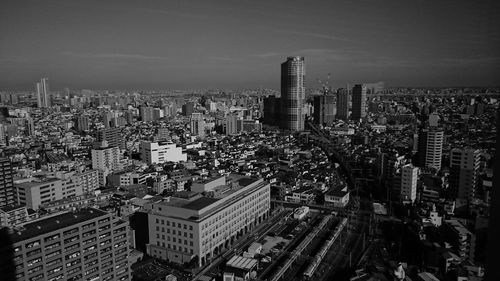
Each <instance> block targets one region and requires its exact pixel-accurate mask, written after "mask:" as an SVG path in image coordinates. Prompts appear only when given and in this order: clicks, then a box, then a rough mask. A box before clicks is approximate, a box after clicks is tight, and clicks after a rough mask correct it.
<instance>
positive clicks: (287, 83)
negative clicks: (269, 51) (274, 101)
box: [280, 57, 305, 131]
mask: <svg viewBox="0 0 500 281" xmlns="http://www.w3.org/2000/svg"><path fill="white" fill-rule="evenodd" d="M304 77H305V63H304V57H288V58H287V60H286V62H284V63H282V64H281V100H280V104H281V109H280V115H281V128H282V129H285V130H290V131H303V130H304V119H305V116H304V112H303V110H304V101H305V87H304Z"/></svg>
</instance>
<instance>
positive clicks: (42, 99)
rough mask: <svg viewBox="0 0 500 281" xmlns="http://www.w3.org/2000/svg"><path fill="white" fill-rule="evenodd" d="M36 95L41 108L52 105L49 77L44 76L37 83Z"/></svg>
mask: <svg viewBox="0 0 500 281" xmlns="http://www.w3.org/2000/svg"><path fill="white" fill-rule="evenodd" d="M36 97H37V105H38V107H39V108H42V107H50V105H51V104H50V91H49V79H48V78H42V79H41V80H40V82H38V83H36Z"/></svg>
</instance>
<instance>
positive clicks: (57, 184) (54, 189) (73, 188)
mask: <svg viewBox="0 0 500 281" xmlns="http://www.w3.org/2000/svg"><path fill="white" fill-rule="evenodd" d="M14 186H15V187H16V189H17V193H18V194H19V203H21V204H25V205H26V207H27V208H31V209H33V210H38V208H39V207H40V205H42V204H45V203H48V202H51V201H55V200H60V199H64V198H68V197H72V196H79V195H83V189H82V186H81V185H79V184H77V183H76V182H74V181H71V180H61V179H57V178H45V179H36V178H30V179H28V180H27V181H24V182H22V183H15V184H14Z"/></svg>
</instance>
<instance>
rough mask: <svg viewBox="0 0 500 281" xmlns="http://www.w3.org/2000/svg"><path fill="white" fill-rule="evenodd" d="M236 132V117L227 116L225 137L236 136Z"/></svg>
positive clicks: (233, 115)
mask: <svg viewBox="0 0 500 281" xmlns="http://www.w3.org/2000/svg"><path fill="white" fill-rule="evenodd" d="M238 132H239V131H238V116H237V115H235V114H229V115H228V116H226V136H230V135H236V134H237V133H238Z"/></svg>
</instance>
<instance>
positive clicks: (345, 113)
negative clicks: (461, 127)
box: [336, 88, 349, 120]
mask: <svg viewBox="0 0 500 281" xmlns="http://www.w3.org/2000/svg"><path fill="white" fill-rule="evenodd" d="M336 117H337V119H341V120H347V119H348V118H349V89H348V88H346V89H339V90H338V91H337V116H336Z"/></svg>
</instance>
